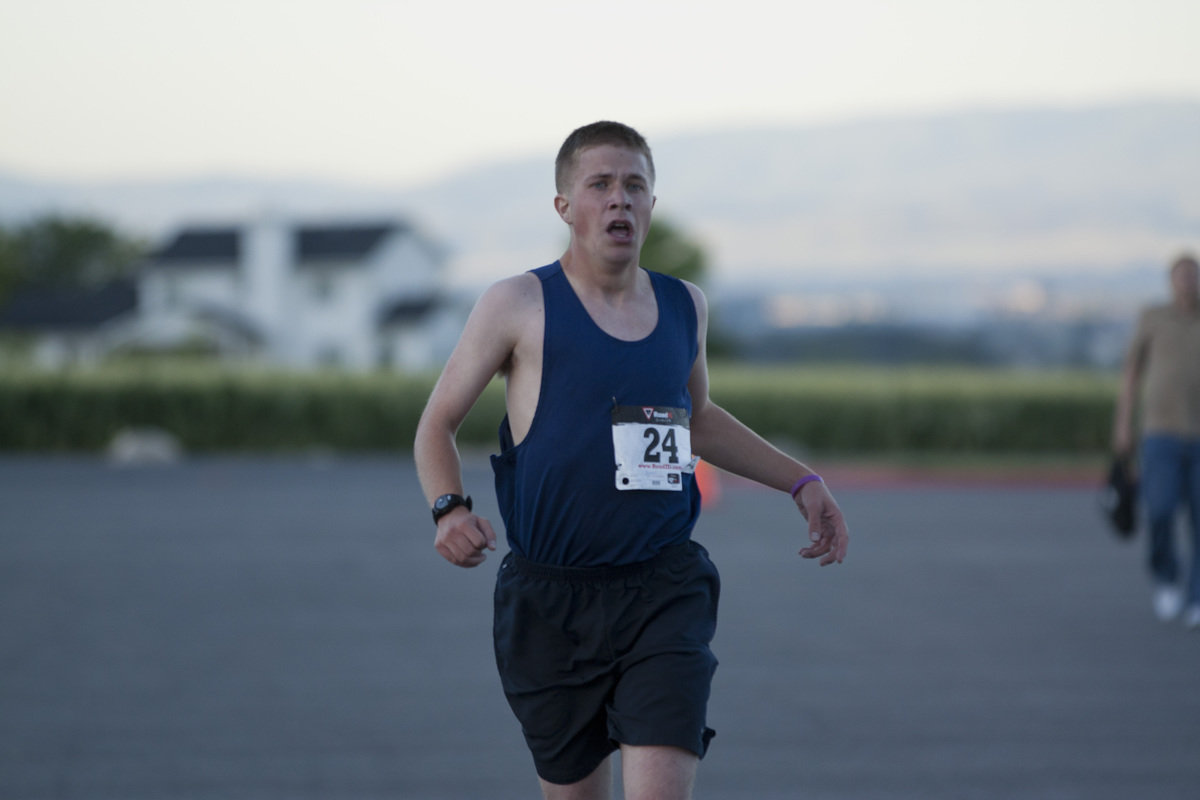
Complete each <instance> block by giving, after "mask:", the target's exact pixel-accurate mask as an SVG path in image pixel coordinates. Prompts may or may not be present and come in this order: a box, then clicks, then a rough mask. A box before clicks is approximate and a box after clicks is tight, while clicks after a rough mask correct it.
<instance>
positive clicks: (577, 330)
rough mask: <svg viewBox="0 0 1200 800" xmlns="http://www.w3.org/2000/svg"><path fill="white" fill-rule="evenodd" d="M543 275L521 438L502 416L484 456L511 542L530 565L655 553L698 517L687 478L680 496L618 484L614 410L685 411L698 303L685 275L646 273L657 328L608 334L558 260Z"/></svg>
mask: <svg viewBox="0 0 1200 800" xmlns="http://www.w3.org/2000/svg"><path fill="white" fill-rule="evenodd" d="M532 272H533V274H535V275H537V276H538V278H539V279H540V280H541V282H542V296H543V306H544V309H545V334H544V341H543V349H542V383H541V390H540V392H539V395H538V402H537V410H536V412H535V413H534V417H533V423H532V424H531V426H530V428H529V433H528V434H527V435H526V437H525V438H524V439H523V440H522V441H521V443H520V444H517V445H515V446H514V445H513V438H512V432H511V430H510V429H509V425H508V417H507V416H506V417H505V418H504V420H503V421H502V422H501V423H500V453H499V455H494V456H492V468H493V470H494V471H495V478H496V497H497V500H498V501H499V506H500V514H501V516H502V517H503V519H504V526H505V528H506V536H507V539H508V545H509V547H510V548H511V549H512V551H513V552H514V553H516V554H517V555H519V556H523V557H524V558H527V559H529V560H531V561H536V562H540V563H545V564H556V565H560V566H572V567H591V566H603V565H614V564H628V563H633V562H636V561H642V560H645V559H647V558H652V557H653V556H654V555H655V554H657V553H658V552H659V551H660V550H662V549H663V548H664V547H668V546H670V545H673V544H677V543H679V542H682V541H686V540H687V539H688V538H689V537H690V536H691V532H692V528H693V526H694V525H695V523H696V519H697V517H698V516H699V514H700V491H699V489H698V488H697V486H696V481H695V479H694V476H693V475H692V474H690V473H688V474H685V475H683V477H682V491H652V490H633V491H619V490H618V489H617V488H616V481H615V470H616V465H615V455H614V445H613V433H612V426H613V416H612V411H613V407H614V405H621V406H665V407H671V408H682V409H685V410H686V411H687V413H688V414H689V415H690V414H691V410H692V400H691V395H690V394H689V393H688V389H687V381H688V376H689V375H690V374H691V371H692V365H693V364H694V363H695V360H696V356H697V354H698V352H699V346H698V342H697V329H696V325H697V320H696V307H695V304H694V303H693V302H692V297H691V294H690V293H689V292H688V289H687V287H686V286H685V285H684V284H683V282H681V281H679V280H678V279H676V278H671V277H668V276H666V275H662V274H660V273H656V272H649V275H650V279H651V283H652V285H653V287H654V296H655V299H656V300H657V303H658V324H657V325H656V326H655V328H654V331H653V332H652V333H651V334H650V335H649V336H647V337H646V338H644V339H641V340H639V341H635V342H627V341H622V340H620V339H617V338H614V337H613V336H610V335H609V334H607V333H605V332H604V331H603V330H602V329H601V328H600V326H598V325H597V324H596V323H595V322H594V321H593V320H592V318H591V316H590V315H589V314H588V312H587V310H586V309H585V308H584V307H583V303H582V302H581V301H580V300H579V298H578V296H576V294H575V290H574V289H573V288H572V287H571V284H570V282H569V281H568V280H567V276H566V274H564V273H563V270H562V265H561V264H559V263H558V262H555V263H553V264H550V265H547V266H545V267H541V268H539V269H535V270H532Z"/></svg>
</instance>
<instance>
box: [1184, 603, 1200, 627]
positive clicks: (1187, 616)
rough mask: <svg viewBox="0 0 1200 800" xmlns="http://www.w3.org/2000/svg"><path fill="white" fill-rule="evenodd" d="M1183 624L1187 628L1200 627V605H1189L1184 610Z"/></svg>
mask: <svg viewBox="0 0 1200 800" xmlns="http://www.w3.org/2000/svg"><path fill="white" fill-rule="evenodd" d="M1183 624H1184V627H1187V628H1200V606H1188V607H1187V610H1186V611H1184V612H1183Z"/></svg>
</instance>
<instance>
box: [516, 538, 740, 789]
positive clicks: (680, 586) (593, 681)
mask: <svg viewBox="0 0 1200 800" xmlns="http://www.w3.org/2000/svg"><path fill="white" fill-rule="evenodd" d="M720 586H721V584H720V577H719V575H718V574H717V569H716V567H715V566H714V565H713V563H712V562H711V561H710V560H709V557H708V552H707V551H706V550H705V549H704V548H703V547H701V546H700V545H699V544H697V543H695V542H691V541H688V542H684V543H682V544H678V545H674V546H672V547H669V548H667V549H666V550H664V551H663V552H661V553H659V554H658V555H657V556H655V557H654V558H652V559H650V560H649V561H643V562H639V563H636V564H628V565H623V566H617V567H599V568H573V567H555V566H550V565H545V564H536V563H533V562H530V561H527V560H525V559H523V558H520V557H519V556H516V555H514V554H512V553H509V554H508V555H507V556H505V558H504V561H503V563H502V564H501V565H500V569H499V571H498V573H497V576H496V593H495V620H494V628H493V633H494V641H495V648H496V664H497V666H498V667H499V670H500V680H501V683H502V684H503V686H504V693H505V696H506V697H507V698H508V702H509V705H510V706H511V707H512V710H513V713H515V714H516V716H517V719H518V720H519V721H520V723H521V729H522V732H523V733H524V735H525V741H526V743H527V744H528V746H529V749H530V751H531V752H532V754H533V760H534V764H535V766H536V767H537V772H538V775H539V776H540V777H542V778H543V779H545V780H547V781H549V782H551V783H559V784H565V783H575V782H576V781H579V780H582V779H583V778H586V777H587V776H588V775H590V774H591V773H592V772H593V771H594V770H595V769H596V767H597V766H599V765H600V763H601V762H603V761H604V759H605V758H607V757H608V755H609V754H610V753H612V752H613V750H615V749H617V747H618V746H619V745H621V744H627V745H658V746H672V747H679V748H682V749H684V750H688V751H690V752H692V753H695V754H696V755H697V756H700V757H703V756H704V754H705V752H706V751H707V749H708V743H709V740H710V739H711V738H712V736H713V731H712V729H710V728H709V727H707V725H706V709H707V706H708V696H709V689H710V687H711V684H712V677H713V673H714V672H715V670H716V667H717V659H716V658H715V657H714V656H713V654H712V651H711V650H710V649H709V643H710V642H711V641H712V638H713V634H714V633H715V632H716V625H717V604H718V600H719V598H720Z"/></svg>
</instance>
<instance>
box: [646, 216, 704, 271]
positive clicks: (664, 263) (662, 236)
mask: <svg viewBox="0 0 1200 800" xmlns="http://www.w3.org/2000/svg"><path fill="white" fill-rule="evenodd" d="M641 264H642V266H644V267H646V268H647V269H652V270H654V271H655V272H662V273H665V274H667V275H673V276H674V277H676V278H681V279H683V280H685V281H691V282H692V283H696V284H699V283H702V282H703V281H704V279H705V277H707V275H708V255H707V254H706V253H705V252H704V248H703V247H701V246H700V245H699V243H697V242H696V241H695V240H694V239H691V238H689V237H688V236H686V235H685V234H684V233H683V232H682V231H681V230H680V229H679V228H678V227H676V226H675V225H674V224H673V223H671V222H668V221H667V220H664V219H662V218H661V217H655V218H654V221H653V222H651V223H650V230H649V232H648V233H647V234H646V241H645V242H644V243H643V244H642V256H641Z"/></svg>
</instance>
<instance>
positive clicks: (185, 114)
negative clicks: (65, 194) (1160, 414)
mask: <svg viewBox="0 0 1200 800" xmlns="http://www.w3.org/2000/svg"><path fill="white" fill-rule="evenodd" d="M0 31H3V39H4V43H3V47H0V170H8V171H17V172H19V173H23V174H25V175H29V176H32V177H38V178H65V179H100V178H122V179H123V178H134V179H138V178H149V177H181V176H195V175H202V174H207V173H213V172H220V173H225V174H230V173H235V174H242V175H254V176H288V177H318V178H331V179H336V180H345V181H354V182H367V183H379V184H406V183H419V182H421V181H424V180H427V179H432V178H436V177H438V176H440V175H443V174H446V173H449V172H453V171H455V170H459V169H463V168H467V167H470V166H471V165H473V164H478V163H482V162H486V161H491V160H495V159H501V158H506V157H510V156H517V155H520V156H530V155H532V156H537V157H552V155H553V152H554V151H555V150H556V149H557V147H558V144H559V143H560V142H561V141H562V139H563V137H564V136H565V135H566V134H567V133H569V132H570V131H571V130H572V129H573V128H575V127H577V126H578V125H581V124H584V123H587V122H592V121H594V120H596V119H602V118H609V119H619V120H621V121H623V122H627V123H629V124H631V125H633V126H634V127H637V128H638V129H639V130H641V131H642V133H644V134H646V136H647V137H648V138H649V139H650V141H651V143H652V144H653V143H654V142H655V141H656V140H658V139H660V138H662V137H663V136H667V135H674V134H679V133H686V132H689V131H697V130H702V129H712V128H731V127H750V126H755V125H767V124H771V125H773V124H779V123H820V122H833V121H844V120H847V119H854V118H860V117H869V116H877V115H885V114H894V113H909V112H923V111H931V110H932V111H943V110H953V109H958V108H1003V107H1014V106H1031V105H1032V106H1048V105H1049V106H1080V105H1088V104H1093V103H1102V102H1107V101H1116V100H1128V99H1133V98H1141V97H1151V98H1167V99H1192V100H1196V99H1200V47H1198V37H1200V2H1197V0H999V1H997V0H897V1H896V2H884V1H883V0H877V1H875V2H872V1H871V0H820V1H819V2H812V1H810V0H799V1H797V0H734V1H733V2H707V1H706V0H700V1H697V0H692V2H657V1H656V0H610V2H601V3H572V2H568V0H505V2H495V1H494V0H487V1H479V2H453V1H452V0H443V1H439V0H432V1H430V0H421V2H406V1H403V0H391V1H389V0H287V1H286V2H285V1H284V0H202V1H199V2H197V1H196V0H0Z"/></svg>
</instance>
